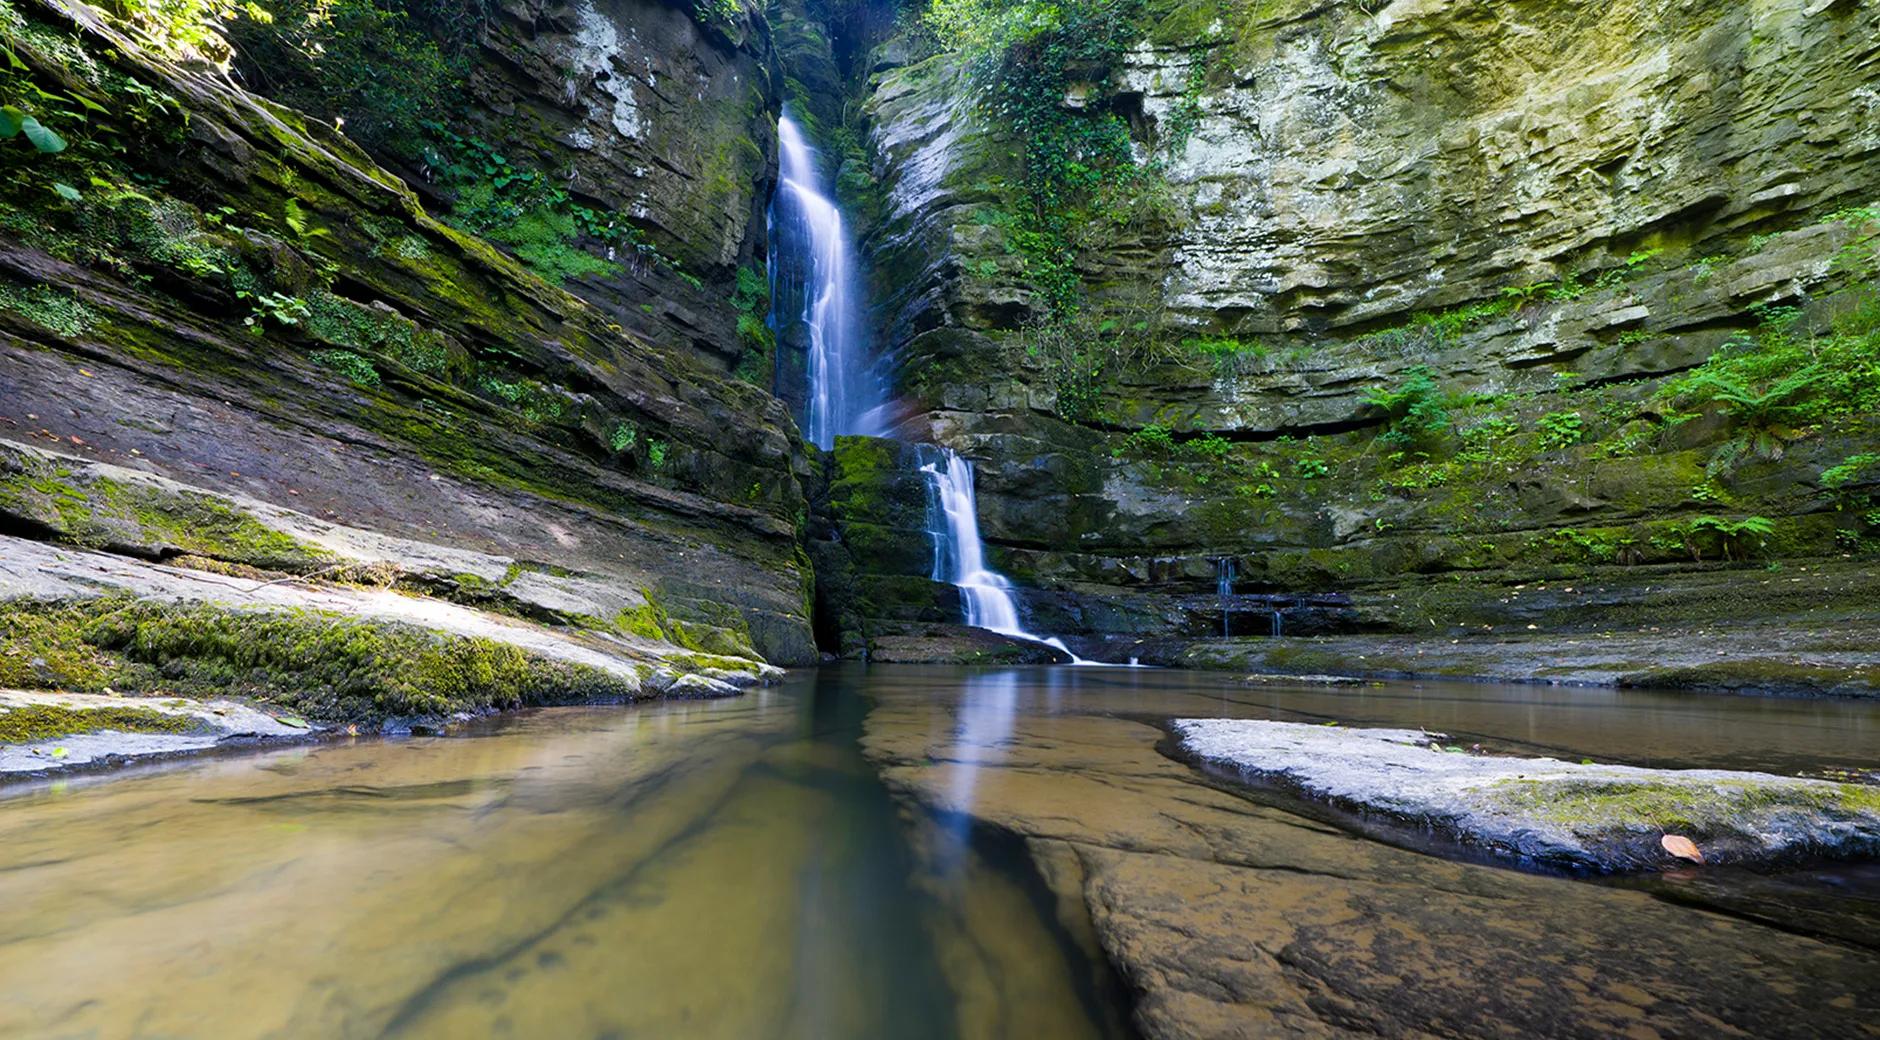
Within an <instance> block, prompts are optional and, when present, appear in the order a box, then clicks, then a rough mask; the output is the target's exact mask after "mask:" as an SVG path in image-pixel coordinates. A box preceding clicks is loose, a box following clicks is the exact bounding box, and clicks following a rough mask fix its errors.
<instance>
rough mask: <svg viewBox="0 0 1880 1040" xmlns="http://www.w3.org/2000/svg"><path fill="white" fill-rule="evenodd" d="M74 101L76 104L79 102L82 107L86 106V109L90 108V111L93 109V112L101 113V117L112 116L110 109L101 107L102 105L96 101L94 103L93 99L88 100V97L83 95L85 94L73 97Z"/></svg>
mask: <svg viewBox="0 0 1880 1040" xmlns="http://www.w3.org/2000/svg"><path fill="white" fill-rule="evenodd" d="M72 100H73V101H76V102H78V103H79V104H81V105H84V106H85V107H86V108H89V109H91V110H92V111H93V112H97V113H99V114H101V115H110V114H111V110H110V109H108V108H106V107H104V106H103V105H100V104H99V103H97V102H96V101H93V100H92V99H90V98H88V97H86V96H85V95H83V94H73V95H72Z"/></svg>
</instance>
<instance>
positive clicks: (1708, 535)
mask: <svg viewBox="0 0 1880 1040" xmlns="http://www.w3.org/2000/svg"><path fill="white" fill-rule="evenodd" d="M1775 530H1776V527H1775V521H1773V520H1771V519H1769V518H1768V517H1766V516H1746V517H1743V518H1741V519H1736V520H1731V519H1727V518H1725V517H1719V516H1700V517H1697V518H1696V519H1694V520H1692V521H1690V522H1689V523H1688V524H1686V525H1685V526H1684V532H1683V533H1684V544H1685V548H1686V549H1688V550H1689V551H1690V554H1691V559H1693V560H1701V559H1702V558H1703V553H1704V551H1705V550H1706V549H1707V548H1715V549H1717V550H1718V551H1719V552H1721V553H1722V555H1723V558H1724V559H1726V560H1747V559H1749V557H1750V556H1751V555H1753V554H1754V553H1755V552H1756V551H1758V550H1760V549H1762V548H1763V547H1765V546H1766V545H1767V544H1768V542H1769V538H1770V536H1771V535H1773V534H1775Z"/></svg>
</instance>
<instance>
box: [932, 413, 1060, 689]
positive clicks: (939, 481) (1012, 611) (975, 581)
mask: <svg viewBox="0 0 1880 1040" xmlns="http://www.w3.org/2000/svg"><path fill="white" fill-rule="evenodd" d="M922 452H923V458H926V457H931V458H932V459H933V461H930V462H926V463H924V464H923V465H922V466H921V467H920V471H921V472H922V473H925V474H927V489H928V493H929V496H930V498H929V502H930V507H929V509H928V512H929V514H930V515H929V517H928V526H927V534H928V536H929V537H930V538H932V539H933V580H935V581H944V582H950V583H951V584H953V585H955V586H958V588H959V590H960V598H961V599H962V600H964V601H965V604H966V623H967V624H969V625H972V626H973V627H975V628H984V629H988V630H990V631H993V632H997V633H999V634H1000V635H1006V636H1013V637H1015V638H1018V639H1029V640H1031V641H1032V642H1034V643H1043V644H1045V645H1046V646H1050V647H1054V648H1056V649H1058V650H1062V651H1063V652H1065V653H1067V654H1070V657H1071V663H1072V664H1091V663H1093V662H1089V661H1085V660H1084V659H1083V658H1081V657H1078V656H1077V655H1076V654H1074V653H1071V649H1070V647H1067V646H1065V645H1064V641H1063V640H1061V639H1055V638H1051V637H1048V636H1040V635H1034V634H1033V633H1031V632H1027V631H1025V629H1024V628H1022V627H1020V625H1019V623H1018V602H1017V601H1016V600H1014V599H1013V598H1012V583H1011V581H1010V580H1009V579H1007V578H1006V577H1005V575H1003V574H1000V573H999V572H997V571H994V570H991V569H989V568H988V567H987V566H986V543H985V542H984V541H983V540H982V539H981V538H980V537H979V506H978V503H977V502H976V501H975V500H974V497H973V464H972V463H970V462H967V461H966V460H965V459H963V458H960V456H959V454H958V453H957V452H955V451H953V450H951V449H949V448H923V449H922Z"/></svg>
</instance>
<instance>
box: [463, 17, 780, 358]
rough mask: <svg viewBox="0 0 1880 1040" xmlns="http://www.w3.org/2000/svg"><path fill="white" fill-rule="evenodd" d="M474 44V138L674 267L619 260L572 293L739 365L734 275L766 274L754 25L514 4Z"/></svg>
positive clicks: (770, 110)
mask: <svg viewBox="0 0 1880 1040" xmlns="http://www.w3.org/2000/svg"><path fill="white" fill-rule="evenodd" d="M478 47H479V60H478V61H477V62H476V63H475V65H474V66H473V71H472V75H471V77H470V83H469V86H470V91H471V93H472V95H473V99H474V102H473V104H472V105H471V106H470V111H469V118H470V119H471V120H472V123H473V125H475V126H476V127H478V128H479V129H481V130H482V132H484V133H485V134H486V135H487V136H489V137H490V138H492V139H494V140H499V141H513V142H515V147H516V148H517V149H518V153H517V154H518V155H521V156H524V157H526V158H527V159H528V160H530V161H532V163H533V164H534V165H535V166H537V167H539V168H541V169H544V170H557V171H565V173H564V176H565V177H566V178H567V188H568V191H569V192H570V194H572V195H574V196H575V197H577V198H579V199H582V200H585V201H587V202H588V203H589V204H590V205H592V206H594V207H595V208H597V209H600V210H603V211H605V212H608V213H618V214H623V215H625V217H626V218H627V219H629V220H631V221H632V222H633V223H634V225H635V226H637V227H640V228H642V229H643V230H644V231H645V233H646V236H647V240H648V241H649V242H650V243H651V244H652V245H653V246H654V247H656V248H657V249H658V251H659V252H660V254H662V255H663V256H664V257H665V258H666V259H668V260H670V261H671V263H655V262H646V261H644V260H636V259H635V258H634V257H632V256H630V255H621V254H618V253H617V255H619V256H620V259H621V260H623V261H626V262H625V263H624V265H623V266H624V268H625V269H624V270H623V271H621V272H620V273H618V274H615V275H611V276H601V277H589V278H582V279H580V280H578V281H576V282H574V283H573V284H572V285H571V286H570V288H571V289H572V290H573V291H574V292H575V293H576V294H578V295H580V296H582V297H584V298H585V299H587V300H588V301H590V302H592V303H594V304H596V305H597V306H599V307H601V308H602V309H603V310H605V311H607V313H608V314H609V315H610V316H611V317H612V318H613V319H614V320H615V321H617V322H619V323H620V324H622V325H624V326H626V327H627V328H629V329H631V330H633V331H636V332H640V333H642V334H644V335H646V336H647V337H648V338H651V339H653V340H655V341H657V342H661V343H668V344H675V345H677V344H687V345H690V346H692V347H693V348H695V349H697V350H699V351H700V352H702V353H704V354H706V355H708V356H714V357H717V358H719V359H720V361H721V363H725V364H729V363H732V362H735V361H736V360H737V358H738V354H739V353H740V350H741V345H740V342H739V337H738V333H737V314H736V312H735V311H734V310H732V308H730V307H728V306H726V305H725V304H726V301H727V300H728V299H729V298H730V296H731V294H732V291H733V288H734V286H735V285H736V281H737V271H738V268H739V267H740V266H741V265H754V266H755V265H761V264H762V260H763V253H764V207H765V205H766V203H767V202H768V201H769V198H770V186H771V175H772V170H773V164H774V160H775V156H774V154H773V149H772V147H771V142H772V141H773V140H774V139H775V133H774V128H775V110H776V92H775V88H774V86H773V85H772V82H771V64H772V61H773V58H772V55H771V50H770V43H769V38H768V32H767V29H766V27H765V25H764V23H763V21H762V19H761V18H758V17H756V16H755V15H751V14H748V13H747V14H740V15H738V16H737V17H736V18H735V19H732V20H725V21H713V22H709V23H702V22H701V20H700V19H699V18H698V17H697V16H695V15H694V14H693V7H692V5H690V4H672V3H663V2H660V0H578V2H577V3H573V4H564V3H548V2H546V0H524V2H521V3H515V4H505V5H502V6H500V7H497V8H496V10H495V11H494V12H493V14H492V16H491V19H490V21H489V23H488V26H487V28H486V29H485V31H484V32H483V34H482V36H481V38H480V40H479V44H478ZM685 276H690V277H689V278H688V277H685ZM648 304H650V306H645V305H648Z"/></svg>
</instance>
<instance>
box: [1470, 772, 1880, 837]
mask: <svg viewBox="0 0 1880 1040" xmlns="http://www.w3.org/2000/svg"><path fill="white" fill-rule="evenodd" d="M1487 794H1488V796H1489V797H1490V798H1492V799H1494V800H1495V801H1496V802H1498V803H1500V804H1501V805H1503V806H1506V807H1507V808H1510V809H1515V810H1519V811H1520V812H1522V813H1524V814H1530V815H1532V816H1534V817H1536V818H1538V819H1541V820H1545V821H1549V822H1552V823H1556V824H1560V825H1562V826H1566V827H1574V828H1579V827H1597V828H1600V829H1602V830H1603V829H1608V828H1612V829H1652V830H1675V831H1686V832H1692V833H1697V834H1705V833H1715V832H1717V831H1728V830H1732V829H1734V828H1735V827H1736V825H1737V824H1736V820H1737V819H1738V818H1740V817H1745V816H1749V815H1751V814H1759V813H1767V812H1771V811H1780V810H1783V809H1797V810H1805V811H1808V812H1811V813H1831V814H1836V815H1843V816H1853V815H1862V814H1874V813H1880V788H1875V787H1867V786H1864V785H1860V784H1820V785H1802V784H1787V783H1784V784H1758V783H1754V782H1735V781H1719V782H1716V783H1706V784H1702V785H1698V784H1688V783H1652V782H1648V781H1641V782H1632V781H1607V780H1585V781H1570V782H1559V781H1545V782H1543V781H1535V780H1504V781H1502V782H1500V783H1497V784H1494V785H1492V786H1490V787H1489V788H1487Z"/></svg>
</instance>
